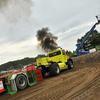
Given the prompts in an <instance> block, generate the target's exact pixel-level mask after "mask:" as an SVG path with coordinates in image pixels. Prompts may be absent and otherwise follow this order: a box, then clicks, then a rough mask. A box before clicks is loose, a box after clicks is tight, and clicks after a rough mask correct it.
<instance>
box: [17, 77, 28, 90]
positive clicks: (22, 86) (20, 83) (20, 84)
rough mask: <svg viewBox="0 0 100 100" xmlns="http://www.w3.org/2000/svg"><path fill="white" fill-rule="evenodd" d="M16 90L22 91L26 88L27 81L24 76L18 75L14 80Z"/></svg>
mask: <svg viewBox="0 0 100 100" xmlns="http://www.w3.org/2000/svg"><path fill="white" fill-rule="evenodd" d="M16 85H17V88H18V89H20V90H22V89H25V88H26V87H27V79H26V77H25V76H24V75H18V76H17V78H16Z"/></svg>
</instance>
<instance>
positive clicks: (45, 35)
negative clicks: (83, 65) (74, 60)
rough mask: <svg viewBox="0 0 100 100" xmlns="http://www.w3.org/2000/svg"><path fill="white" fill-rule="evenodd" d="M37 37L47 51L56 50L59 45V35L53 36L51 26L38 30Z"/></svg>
mask: <svg viewBox="0 0 100 100" xmlns="http://www.w3.org/2000/svg"><path fill="white" fill-rule="evenodd" d="M36 37H37V40H38V42H39V45H40V46H41V47H42V49H43V50H44V51H45V52H50V51H52V50H55V49H56V47H57V46H58V45H57V43H56V40H57V39H58V37H57V36H53V34H52V33H51V32H49V28H42V29H41V30H38V31H37V35H36Z"/></svg>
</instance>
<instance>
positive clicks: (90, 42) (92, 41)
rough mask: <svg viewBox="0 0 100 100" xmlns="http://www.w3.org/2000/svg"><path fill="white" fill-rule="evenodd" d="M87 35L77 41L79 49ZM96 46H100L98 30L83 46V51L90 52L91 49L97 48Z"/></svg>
mask: <svg viewBox="0 0 100 100" xmlns="http://www.w3.org/2000/svg"><path fill="white" fill-rule="evenodd" d="M87 33H88V32H87ZM87 33H86V34H85V35H84V36H82V37H81V38H80V39H77V44H76V46H77V47H78V46H79V44H80V43H81V42H82V40H83V38H84V37H85V36H86V35H87ZM96 45H100V33H99V32H98V31H97V30H94V31H93V32H92V33H91V35H90V36H89V37H88V38H87V40H86V41H85V43H84V44H83V46H82V49H84V50H85V51H88V50H89V49H91V48H95V46H96Z"/></svg>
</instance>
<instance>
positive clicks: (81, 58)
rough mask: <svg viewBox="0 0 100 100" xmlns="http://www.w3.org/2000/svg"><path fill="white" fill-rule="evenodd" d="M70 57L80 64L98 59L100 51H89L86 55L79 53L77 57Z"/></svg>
mask: <svg viewBox="0 0 100 100" xmlns="http://www.w3.org/2000/svg"><path fill="white" fill-rule="evenodd" d="M72 59H73V61H74V64H82V63H86V62H94V61H100V51H97V52H93V53H89V54H86V55H81V56H78V57H73V58H72Z"/></svg>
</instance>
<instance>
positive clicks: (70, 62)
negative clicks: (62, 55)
mask: <svg viewBox="0 0 100 100" xmlns="http://www.w3.org/2000/svg"><path fill="white" fill-rule="evenodd" d="M68 68H69V69H73V62H72V61H71V60H68Z"/></svg>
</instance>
